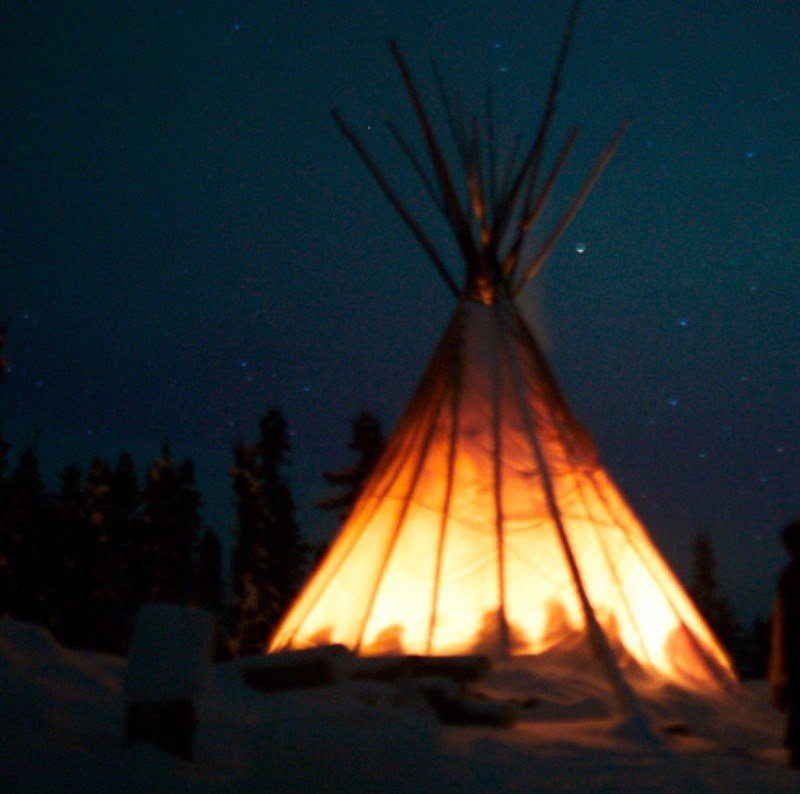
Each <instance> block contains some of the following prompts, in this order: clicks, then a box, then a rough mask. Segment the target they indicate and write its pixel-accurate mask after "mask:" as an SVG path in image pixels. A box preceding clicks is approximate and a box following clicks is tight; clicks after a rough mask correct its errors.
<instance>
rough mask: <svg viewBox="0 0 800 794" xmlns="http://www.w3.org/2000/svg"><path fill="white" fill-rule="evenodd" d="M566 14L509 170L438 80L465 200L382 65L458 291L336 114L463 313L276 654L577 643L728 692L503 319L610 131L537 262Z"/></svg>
mask: <svg viewBox="0 0 800 794" xmlns="http://www.w3.org/2000/svg"><path fill="white" fill-rule="evenodd" d="M576 8H577V3H576V4H574V6H573V13H572V16H571V18H570V22H569V24H568V26H567V31H566V33H565V36H564V41H563V43H562V46H561V51H560V54H559V58H558V61H557V63H556V67H555V70H554V74H553V77H552V81H551V85H550V93H549V96H548V100H547V103H546V107H545V112H544V116H543V119H542V122H541V124H540V127H539V129H538V132H537V135H536V138H535V140H534V142H533V144H532V145H531V147H530V149H529V150H528V152H527V153H526V154H525V155H524V156H523V157H522V158H521V159H519V162H518V163H516V164H515V161H514V158H513V157H512V158H511V159H510V161H509V162H507V163H506V164H505V166H504V167H502V168H501V165H500V162H499V160H500V159H501V158H500V157H499V156H498V154H497V151H498V147H497V145H496V143H495V133H494V125H493V118H492V111H491V103H490V102H487V111H486V114H485V116H483V117H482V118H481V119H480V120H479V119H477V118H471V119H470V120H469V122H467V120H466V117H465V116H464V114H463V111H461V109H460V105H459V103H455V102H453V101H451V99H450V97H449V96H448V94H447V92H446V91H445V89H444V87H443V85H442V84H441V81H439V89H440V92H441V96H442V100H443V106H444V111H445V114H446V119H447V124H448V127H449V131H450V133H451V135H452V137H453V139H454V141H455V148H456V151H457V153H458V154H457V159H458V165H459V168H460V170H461V172H462V173H463V176H464V180H463V181H464V189H463V194H464V195H463V196H462V195H461V194H460V193H459V189H458V187H457V183H456V181H455V178H454V176H453V173H454V169H453V168H452V166H451V165H450V164H449V163H448V162H447V160H446V158H445V156H444V154H443V150H442V148H441V146H440V144H439V141H438V140H437V138H436V136H435V133H434V130H433V127H432V124H431V121H430V118H429V116H428V114H427V112H426V110H425V107H424V106H423V103H422V101H421V99H420V97H419V94H418V92H417V90H416V86H415V84H414V82H413V81H412V78H411V76H410V74H409V72H408V69H407V67H406V65H405V62H404V61H403V58H402V56H401V54H400V52H399V51H398V50H397V48H396V47H395V46H394V45H393V47H392V51H393V55H394V57H395V60H396V62H397V64H398V67H399V69H400V73H401V75H402V77H403V80H404V83H405V86H406V89H407V91H408V94H409V97H410V100H411V104H412V107H413V108H414V112H415V114H416V117H417V121H418V122H419V125H420V128H421V130H422V135H423V138H424V141H425V146H426V149H427V154H428V156H429V160H430V166H431V169H432V176H431V175H428V173H427V171H426V170H425V168H424V167H423V165H422V163H421V160H420V159H419V158H418V157H417V156H416V155H415V154H414V152H413V151H412V150H411V148H410V146H409V145H408V144H407V143H406V141H405V140H404V139H403V138H402V137H401V136H400V135H399V133H398V132H397V131H396V129H395V128H394V127H392V130H393V131H394V134H395V137H396V138H397V140H398V142H399V143H400V145H401V147H402V149H403V151H404V152H405V153H406V154H407V155H408V157H409V159H410V160H411V162H412V164H413V166H414V168H415V170H416V172H417V174H418V175H419V176H420V177H421V178H422V182H423V184H424V186H425V188H426V190H427V192H428V194H429V196H430V197H431V199H432V200H433V201H434V203H435V204H436V206H437V207H438V208H439V209H440V210H441V212H442V214H443V215H444V217H445V218H446V219H447V222H448V223H449V225H450V227H451V228H452V230H453V233H454V236H455V239H456V242H457V245H458V247H459V249H460V252H461V254H462V256H463V259H464V263H465V278H464V286H463V288H461V287H458V286H457V285H456V280H455V278H454V277H453V276H452V275H451V274H450V272H449V270H448V269H447V267H446V266H445V264H444V262H443V260H442V258H441V257H440V256H439V254H438V253H437V251H436V249H435V248H434V247H433V245H432V244H431V242H430V240H429V238H428V237H427V236H426V235H425V233H424V232H423V231H422V229H421V228H420V226H419V225H418V224H417V222H416V221H415V220H414V219H413V217H412V216H411V215H410V213H409V212H408V211H407V209H406V208H405V206H404V205H403V204H401V202H400V201H399V199H398V198H397V196H396V195H395V194H394V192H393V191H392V189H391V188H390V187H389V184H388V182H387V181H386V180H385V178H384V177H383V175H382V174H381V172H380V171H379V170H378V168H377V166H376V165H375V163H374V162H373V160H372V159H371V157H370V155H369V154H368V153H367V152H366V150H365V149H364V147H363V145H362V144H361V142H360V141H359V140H358V139H357V138H356V137H355V135H354V134H353V132H352V131H351V130H350V129H349V128H348V127H347V125H346V124H345V123H344V121H343V120H342V119H341V117H340V116H339V115H338V114H335V116H336V119H337V121H338V123H339V125H340V127H341V129H342V131H343V132H344V134H345V136H346V137H347V138H348V139H349V140H350V142H351V143H352V144H353V145H354V146H355V148H356V150H357V152H358V153H359V154H360V155H361V157H362V159H364V161H365V162H366V164H367V166H368V167H369V168H370V170H371V171H372V173H373V175H374V176H375V178H376V179H377V181H378V183H379V185H380V186H381V188H382V189H383V191H384V192H385V193H386V195H387V196H388V198H389V199H390V201H391V202H392V204H393V205H394V207H395V209H397V210H398V212H399V213H400V215H401V217H402V218H403V220H404V221H405V222H406V223H407V224H408V225H409V227H410V228H411V230H412V232H413V233H414V234H415V236H416V237H417V239H418V240H419V241H420V243H421V244H422V246H423V248H424V249H425V250H426V252H427V253H428V255H429V256H430V258H431V260H432V261H433V264H434V265H435V266H436V268H437V270H438V271H439V273H440V275H441V276H442V277H443V279H444V281H445V283H446V284H447V286H448V287H450V289H451V290H452V291H453V292H454V293H455V294H456V295H457V299H458V302H457V307H456V311H455V315H454V317H453V319H452V320H451V322H450V324H449V326H448V327H447V329H446V330H445V332H444V335H443V336H442V338H441V340H440V341H439V344H438V346H437V348H436V351H435V353H434V355H433V358H432V360H431V362H430V364H429V366H428V368H427V371H426V372H425V374H424V376H423V378H422V381H421V383H420V385H419V386H418V388H417V390H416V392H415V394H414V396H413V398H412V400H411V402H410V404H409V406H408V408H407V409H406V411H405V413H404V415H403V416H402V418H401V420H400V422H399V424H398V426H397V428H396V430H395V432H394V434H393V436H392V438H391V440H390V442H389V444H388V445H387V448H386V450H385V452H384V454H383V456H382V458H381V459H380V461H379V463H378V465H377V466H376V469H375V470H374V472H373V474H372V476H371V477H370V479H369V480H368V482H367V483H366V485H365V487H364V490H363V492H362V494H361V496H360V498H359V499H358V501H357V503H356V504H355V506H354V508H353V510H352V512H351V514H350V516H349V518H348V519H347V521H346V522H345V524H344V526H343V528H342V530H341V532H340V534H339V536H338V538H337V539H336V541H335V543H334V544H333V546H332V547H331V549H330V551H329V553H328V554H327V556H326V558H325V559H324V561H323V562H322V564H321V565H320V566H319V568H318V569H317V570H316V571H315V572H314V574H313V575H312V577H311V579H310V581H309V582H308V583H307V585H306V586H305V588H304V589H303V591H302V592H301V594H300V596H299V597H298V599H297V601H296V602H295V604H294V605H293V607H292V608H291V610H290V611H289V613H288V614H287V616H286V617H285V619H284V620H283V622H282V623H281V625H280V626H279V628H278V630H277V632H276V633H275V635H274V637H273V639H272V642H271V646H270V650H280V649H289V648H305V647H309V646H314V645H318V644H326V643H342V644H344V645H346V646H348V647H349V648H351V649H354V650H356V651H357V652H359V653H361V654H367V655H369V654H393V653H403V654H428V655H444V654H460V653H469V652H474V651H480V652H486V653H489V654H492V655H496V656H507V655H513V654H540V653H542V652H545V651H547V650H549V649H551V648H555V647H557V646H559V644H561V643H564V642H565V641H567V640H569V639H570V638H572V637H575V636H581V635H582V636H586V637H588V639H589V640H590V642H591V646H592V647H593V648H594V649H595V650H596V652H597V653H598V654H599V656H600V657H601V660H602V662H603V664H604V665H605V667H606V669H607V670H608V671H609V673H610V674H611V675H612V677H613V676H617V677H619V675H620V674H619V670H620V661H621V659H622V658H623V657H624V658H625V659H626V660H633V661H634V662H636V663H637V664H638V665H639V666H640V667H641V668H643V669H645V670H647V671H652V672H653V673H655V674H658V675H661V676H664V677H666V678H667V679H669V680H672V681H675V682H678V683H681V684H683V685H685V686H688V687H690V688H703V687H705V686H708V685H710V684H712V683H720V682H725V681H729V680H733V672H732V669H731V666H730V662H729V660H728V657H727V656H726V654H725V652H724V650H723V649H722V648H721V646H720V645H719V644H718V642H717V641H716V639H715V638H714V636H713V635H712V633H711V632H710V631H709V629H708V627H707V626H706V624H705V622H704V621H703V619H702V618H701V616H700V615H699V613H698V612H697V610H696V609H695V607H694V606H693V604H692V603H691V600H690V599H689V598H688V596H687V595H686V593H685V592H684V590H683V589H682V587H681V586H680V584H679V583H678V581H677V579H676V578H675V576H674V575H673V574H672V572H671V571H670V569H669V567H668V566H667V564H666V563H665V561H664V560H663V558H662V557H661V555H660V554H659V552H658V551H657V549H656V548H655V546H654V545H653V543H652V542H651V541H650V540H649V538H648V535H647V532H646V531H645V529H644V527H643V526H642V524H641V523H640V522H639V520H638V519H637V518H636V517H635V516H634V514H633V513H632V511H631V510H630V508H629V507H628V506H627V505H626V503H625V500H624V498H623V497H622V496H621V494H620V492H619V491H618V489H617V488H616V486H615V485H614V483H613V482H612V480H611V478H610V477H609V475H608V474H607V472H606V471H605V469H604V468H603V466H602V465H601V464H600V462H599V460H598V456H597V453H596V450H595V448H594V445H593V443H592V441H591V440H590V438H589V436H588V435H587V433H586V432H585V431H584V430H583V428H582V427H581V426H580V424H579V423H578V421H577V420H576V419H575V418H574V416H573V415H572V413H571V412H570V410H569V408H568V406H567V405H566V403H565V401H564V398H563V397H562V394H561V392H560V390H559V388H558V386H557V384H556V381H555V379H554V377H553V375H552V373H551V370H550V368H549V366H548V364H547V362H546V360H545V358H544V355H543V354H542V352H541V349H540V347H539V346H538V344H537V342H536V340H535V339H534V337H533V335H532V334H531V332H530V331H529V329H528V327H527V326H526V324H525V322H524V321H523V319H522V317H521V315H520V313H519V311H518V309H517V306H516V303H515V297H516V296H517V295H518V293H519V292H520V290H521V289H522V288H523V287H524V286H525V284H526V283H527V282H528V280H529V279H530V277H531V276H532V275H533V274H534V273H535V271H536V269H537V268H538V267H539V266H540V265H541V263H542V262H543V261H544V260H545V258H546V256H547V254H548V252H549V251H550V250H551V248H552V247H553V245H554V244H555V242H556V240H557V239H558V237H559V236H560V234H561V233H562V232H563V230H564V228H566V225H567V224H568V223H569V221H570V220H571V218H572V217H573V216H574V214H575V213H576V212H577V210H578V208H579V206H580V204H581V203H582V201H583V199H584V198H585V196H586V195H587V193H588V192H589V189H590V188H591V186H592V184H593V183H594V181H595V180H596V178H597V176H599V173H600V171H601V170H602V168H603V166H604V165H605V164H606V162H607V161H608V160H609V159H610V157H611V155H612V154H613V152H614V150H615V148H616V145H617V143H618V141H619V138H620V136H621V133H622V130H620V131H619V132H618V133H617V135H616V136H615V137H614V139H613V140H612V142H611V144H610V145H609V146H608V147H607V148H606V150H605V151H604V152H603V153H602V154H601V156H600V158H599V160H598V163H597V165H596V167H595V168H594V169H593V171H592V173H591V174H590V176H589V178H588V179H587V181H586V183H585V184H584V186H583V188H582V189H581V191H580V192H579V194H578V196H577V198H576V199H575V200H574V201H573V202H572V204H571V205H570V206H569V207H568V208H567V210H566V211H565V213H564V215H563V216H562V218H561V220H560V221H559V222H558V223H557V224H556V226H555V229H554V231H553V232H552V233H551V234H549V235H548V236H545V238H544V242H543V243H541V244H540V245H539V246H538V247H532V246H531V244H530V240H529V233H530V231H531V229H532V228H533V226H534V225H535V221H536V220H537V219H538V218H539V216H540V214H541V211H542V209H543V207H544V205H545V204H546V202H547V201H548V199H549V197H550V193H551V191H552V187H553V184H554V182H555V179H556V177H557V175H558V173H559V171H560V170H561V168H562V167H563V165H564V162H565V160H566V158H567V155H568V153H569V151H570V148H571V147H572V144H573V142H574V139H575V133H574V132H573V133H571V134H570V135H569V136H568V138H567V141H566V143H565V144H564V145H563V147H562V149H561V151H560V152H559V154H558V155H557V157H556V158H555V161H554V165H553V166H552V167H551V169H550V170H549V173H547V174H545V175H544V176H543V177H542V176H541V175H540V171H541V163H542V155H543V152H544V148H545V141H546V139H547V135H548V132H549V129H550V125H551V120H552V117H553V113H554V108H555V98H556V95H557V92H558V86H559V82H560V76H561V71H562V68H563V64H564V59H565V56H566V52H567V49H568V45H569V41H570V38H571V35H572V29H573V26H574V21H575V11H576ZM437 80H438V76H437ZM529 249H532V250H529ZM622 687H623V689H624V684H623V685H622Z"/></svg>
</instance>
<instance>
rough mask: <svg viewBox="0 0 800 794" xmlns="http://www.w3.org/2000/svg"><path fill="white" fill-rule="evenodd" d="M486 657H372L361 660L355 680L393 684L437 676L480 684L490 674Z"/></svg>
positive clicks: (356, 665) (358, 661)
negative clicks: (478, 681)
mask: <svg viewBox="0 0 800 794" xmlns="http://www.w3.org/2000/svg"><path fill="white" fill-rule="evenodd" d="M491 667H492V665H491V662H490V660H489V658H488V657H486V656H478V655H472V656H373V657H367V658H363V659H358V660H357V661H356V662H355V664H354V667H353V678H356V679H366V680H373V681H394V680H396V679H398V678H402V677H414V678H417V677H429V676H437V677H443V678H449V679H451V680H453V681H477V680H479V679H481V678H483V677H485V676H486V675H487V674H488V673H489V671H490V670H491Z"/></svg>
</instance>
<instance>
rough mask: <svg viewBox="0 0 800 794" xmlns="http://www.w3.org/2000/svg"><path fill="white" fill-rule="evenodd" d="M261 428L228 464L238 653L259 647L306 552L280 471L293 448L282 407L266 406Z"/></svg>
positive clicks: (297, 579)
mask: <svg viewBox="0 0 800 794" xmlns="http://www.w3.org/2000/svg"><path fill="white" fill-rule="evenodd" d="M259 430H260V439H259V440H258V441H257V442H256V443H255V444H253V445H251V446H249V445H247V444H245V443H244V442H241V441H240V442H238V443H237V444H236V446H235V448H234V461H235V463H234V467H233V468H232V469H231V477H232V478H233V489H234V493H235V495H236V508H237V517H238V527H237V533H236V539H237V543H236V546H235V548H234V551H233V556H232V560H231V568H232V575H233V604H232V617H233V626H232V636H233V638H234V643H235V645H236V648H235V650H236V652H237V653H238V654H239V655H244V654H248V653H261V652H263V650H264V648H265V646H266V643H267V640H268V638H269V635H270V633H271V632H272V630H273V629H274V628H275V625H276V624H277V622H278V620H279V619H280V617H281V616H282V615H283V613H284V612H285V611H286V609H287V608H288V607H289V605H290V604H291V602H292V599H293V598H294V596H295V595H296V593H297V590H298V589H299V587H300V584H301V582H302V579H303V576H304V573H305V567H306V562H307V558H308V554H309V547H308V546H307V545H306V544H305V543H304V542H303V540H302V538H301V536H300V532H299V529H298V527H297V523H296V521H295V518H294V512H295V504H294V500H293V499H292V495H291V490H290V487H289V483H288V481H287V480H286V478H285V476H284V468H285V467H286V466H287V465H288V464H289V462H290V452H291V451H290V446H289V439H288V432H287V426H286V420H285V419H284V417H283V414H282V413H281V411H280V410H278V409H272V410H270V411H269V412H268V413H267V415H266V416H265V417H264V418H263V419H262V420H261V422H260V425H259Z"/></svg>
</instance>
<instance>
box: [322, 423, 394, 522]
mask: <svg viewBox="0 0 800 794" xmlns="http://www.w3.org/2000/svg"><path fill="white" fill-rule="evenodd" d="M351 427H352V437H351V439H350V442H349V443H348V445H347V448H348V449H351V450H353V451H354V452H357V453H358V460H357V461H356V462H355V463H354V464H353V465H352V466H349V467H348V468H346V469H341V470H340V471H326V472H323V474H322V476H323V477H324V478H325V480H327V482H329V483H330V484H331V485H336V486H340V487H342V488H343V489H344V490H343V491H342V492H341V493H340V494H337V495H336V496H331V497H328V498H326V499H323V500H321V501H320V502H319V503H318V504H319V507H321V508H322V509H323V510H336V511H338V512H339V518H340V520H342V521H344V519H346V518H347V516H348V515H349V514H350V511H351V510H352V509H353V505H354V504H355V501H356V499H358V497H359V495H360V494H361V489H362V488H363V487H364V483H365V481H366V479H367V478H368V477H369V475H370V474H371V473H372V470H373V468H374V467H375V464H376V463H377V462H378V458H379V457H380V456H381V453H382V452H383V449H384V447H385V446H386V443H385V441H384V439H383V431H382V430H381V424H380V422H379V421H378V419H376V418H375V416H374V415H373V414H371V413H370V412H369V411H362V412H361V413H360V414H359V415H358V416H357V417H356V418H355V419H354V420H353V421H352V422H351Z"/></svg>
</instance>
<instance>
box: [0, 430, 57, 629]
mask: <svg viewBox="0 0 800 794" xmlns="http://www.w3.org/2000/svg"><path fill="white" fill-rule="evenodd" d="M38 437H39V433H38V431H36V441H34V443H32V444H30V445H28V446H27V447H26V448H25V449H24V450H23V452H22V455H20V458H19V463H18V465H17V468H16V470H15V471H14V472H13V474H12V475H11V477H10V478H9V480H8V482H7V483H6V486H5V494H4V499H3V515H2V517H1V518H0V527H2V538H1V539H0V557H1V558H2V560H0V598H2V605H0V612H3V611H5V612H8V613H10V614H11V616H12V617H15V618H19V619H21V620H28V621H32V622H35V623H46V622H47V617H48V611H49V609H48V601H49V592H48V591H49V588H50V572H51V570H52V546H51V544H50V542H49V541H50V536H51V532H52V528H53V524H54V515H53V510H52V508H51V505H50V502H49V500H48V499H47V496H46V494H45V490H44V484H43V482H42V476H41V472H40V470H39V456H38V453H37V449H36V444H37V442H38Z"/></svg>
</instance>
